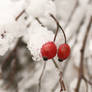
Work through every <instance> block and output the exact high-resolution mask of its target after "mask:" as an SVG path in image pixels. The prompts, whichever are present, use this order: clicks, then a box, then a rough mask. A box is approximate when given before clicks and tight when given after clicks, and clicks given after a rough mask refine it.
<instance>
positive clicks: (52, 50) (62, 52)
mask: <svg viewBox="0 0 92 92" xmlns="http://www.w3.org/2000/svg"><path fill="white" fill-rule="evenodd" d="M56 53H57V55H58V58H59V59H58V60H59V61H63V60H65V59H66V58H67V57H68V56H69V55H70V46H69V45H68V44H66V43H64V44H61V45H60V46H59V48H58V50H57V47H56V45H55V43H54V42H53V41H51V42H47V43H45V44H44V45H43V46H42V48H41V54H42V57H43V59H44V60H48V59H52V58H53V57H55V56H56Z"/></svg>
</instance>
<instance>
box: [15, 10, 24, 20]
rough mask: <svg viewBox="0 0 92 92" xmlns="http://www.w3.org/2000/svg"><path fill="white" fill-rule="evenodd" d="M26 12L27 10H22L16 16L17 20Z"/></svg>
mask: <svg viewBox="0 0 92 92" xmlns="http://www.w3.org/2000/svg"><path fill="white" fill-rule="evenodd" d="M24 13H25V10H22V11H21V12H20V13H19V15H18V16H17V17H16V18H15V20H16V21H17V20H18V19H19V18H20V17H21V16H22V15H23V14H24Z"/></svg>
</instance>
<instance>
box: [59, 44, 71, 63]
mask: <svg viewBox="0 0 92 92" xmlns="http://www.w3.org/2000/svg"><path fill="white" fill-rule="evenodd" d="M69 55H70V46H69V45H68V44H61V45H60V46H59V49H58V58H59V60H60V61H62V60H64V59H66V58H67V57H68V56H69Z"/></svg>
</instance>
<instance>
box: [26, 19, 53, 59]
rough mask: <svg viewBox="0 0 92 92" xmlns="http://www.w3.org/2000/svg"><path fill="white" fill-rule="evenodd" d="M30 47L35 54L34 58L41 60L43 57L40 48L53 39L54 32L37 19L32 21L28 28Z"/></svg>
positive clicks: (28, 43)
mask: <svg viewBox="0 0 92 92" xmlns="http://www.w3.org/2000/svg"><path fill="white" fill-rule="evenodd" d="M27 36H28V41H27V45H28V49H29V50H30V52H31V54H32V55H33V59H34V60H36V61H39V60H41V59H42V57H41V53H40V49H41V47H42V45H43V44H45V43H46V42H48V41H53V38H54V33H53V32H52V31H50V30H48V29H47V28H46V27H42V26H41V25H40V24H39V23H38V22H37V21H33V22H32V23H31V27H30V28H29V29H28V34H27Z"/></svg>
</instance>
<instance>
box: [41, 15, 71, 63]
mask: <svg viewBox="0 0 92 92" xmlns="http://www.w3.org/2000/svg"><path fill="white" fill-rule="evenodd" d="M51 17H52V18H53V19H54V20H55V21H56V23H57V31H56V34H55V37H54V41H55V39H56V35H57V32H58V27H59V28H60V29H61V30H62V32H63V34H64V38H65V43H64V44H61V45H60V46H59V48H58V49H57V47H56V45H55V43H54V41H50V42H47V43H45V44H44V45H43V46H42V48H41V54H42V57H43V60H45V61H46V60H48V59H53V58H54V57H55V56H56V54H57V56H58V60H59V61H60V62H62V61H63V60H65V59H66V58H68V57H69V55H70V46H69V45H68V44H67V43H66V36H65V33H64V30H63V29H62V27H61V26H60V25H59V23H58V21H57V20H56V19H55V17H54V16H53V15H51Z"/></svg>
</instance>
